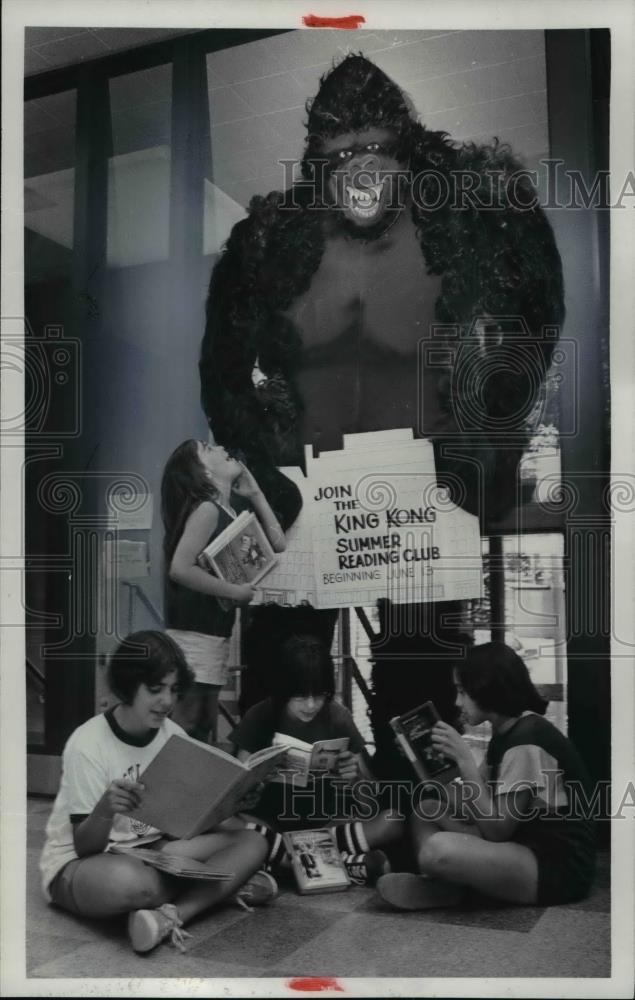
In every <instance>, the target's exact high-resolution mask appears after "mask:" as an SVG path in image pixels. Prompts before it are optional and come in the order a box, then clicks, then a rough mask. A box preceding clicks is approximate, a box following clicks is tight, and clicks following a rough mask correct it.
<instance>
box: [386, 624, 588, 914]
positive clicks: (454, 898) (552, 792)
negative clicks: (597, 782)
mask: <svg viewBox="0 0 635 1000" xmlns="http://www.w3.org/2000/svg"><path fill="white" fill-rule="evenodd" d="M455 683H456V687H457V699H456V702H457V705H458V707H459V708H460V710H461V712H462V715H463V718H464V720H465V722H467V723H468V724H469V725H473V726H475V725H478V724H479V723H481V722H490V723H491V726H492V739H491V742H490V744H489V746H488V749H487V755H486V759H485V761H484V764H483V766H482V767H479V766H478V765H477V763H476V761H475V759H474V757H473V755H472V751H471V750H470V747H469V745H468V744H467V742H466V741H465V740H464V739H463V737H462V736H460V735H459V734H458V733H457V731H456V730H455V729H453V728H452V726H449V725H448V724H447V723H445V722H438V723H437V724H436V726H435V727H434V729H433V731H432V732H433V735H432V739H433V742H434V745H435V747H436V748H437V749H438V750H440V751H441V752H442V753H444V754H446V755H447V756H448V757H450V758H452V759H453V760H455V761H456V763H457V765H458V768H459V772H460V777H461V779H462V781H463V784H462V785H460V786H459V789H458V790H457V786H456V785H450V786H446V789H445V796H444V798H443V799H442V801H441V802H439V801H437V800H430V799H428V800H424V801H422V802H420V803H419V805H418V807H417V808H416V810H415V815H413V817H412V833H413V837H414V844H415V850H416V852H417V859H418V863H419V869H420V871H421V872H422V873H423V875H422V876H421V875H411V874H407V873H402V874H391V875H385V876H384V877H383V878H382V879H380V881H379V883H378V890H379V893H380V895H381V896H382V898H383V899H384V900H385V901H386V902H388V903H389V904H391V905H392V906H394V907H396V908H397V909H405V910H416V909H425V908H428V907H434V906H448V905H453V904H460V903H461V901H462V900H463V898H464V891H463V890H464V888H465V887H469V888H471V889H475V890H477V891H478V892H481V893H484V894H485V895H488V896H492V897H495V898H497V899H503V900H507V901H508V902H510V903H519V904H524V905H528V904H538V905H540V906H549V905H552V904H556V903H568V902H573V901H574V900H578V899H583V898H584V897H585V896H586V895H588V892H589V889H590V887H591V884H592V880H593V872H594V862H595V837H594V830H593V824H592V820H591V818H590V816H588V815H587V814H585V810H584V803H585V802H586V803H589V802H590V801H591V798H590V796H589V787H588V778H587V775H586V773H585V770H584V767H583V764H582V761H581V759H580V757H579V756H578V753H577V751H576V749H575V747H574V746H573V745H572V744H571V742H570V741H569V740H568V739H567V737H566V736H564V735H563V734H562V733H561V732H560V730H558V729H556V727H555V726H553V725H552V724H551V723H550V722H548V721H547V720H546V719H544V718H543V715H544V713H545V709H546V707H547V702H545V701H544V700H543V699H542V698H541V697H540V695H539V694H538V692H537V691H536V688H535V687H534V685H533V684H532V682H531V679H530V677H529V672H528V670H527V667H526V666H525V663H524V662H523V660H521V658H520V657H519V656H518V655H517V654H516V653H515V652H514V650H512V649H510V648H509V647H508V646H506V645H505V644H504V643H501V642H488V643H484V644H483V645H480V646H474V647H472V648H471V649H470V650H468V653H467V656H466V659H465V661H464V662H463V663H461V664H460V665H459V666H457V667H456V669H455ZM587 813H588V809H587Z"/></svg>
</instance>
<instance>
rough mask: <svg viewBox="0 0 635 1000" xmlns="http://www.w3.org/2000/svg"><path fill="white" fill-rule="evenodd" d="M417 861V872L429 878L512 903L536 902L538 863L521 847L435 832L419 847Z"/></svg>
mask: <svg viewBox="0 0 635 1000" xmlns="http://www.w3.org/2000/svg"><path fill="white" fill-rule="evenodd" d="M417 857H418V862H419V866H420V870H421V871H422V872H423V873H424V874H425V875H429V876H431V877H432V878H438V879H443V880H444V881H446V882H454V883H459V884H461V885H466V886H470V887H471V888H472V889H476V890H478V891H479V892H482V893H485V894H486V895H488V896H493V897H495V898H497V899H505V900H507V901H508V902H512V903H526V904H527V903H535V902H536V898H537V893H538V863H537V861H536V857H535V855H534V854H533V852H532V851H530V850H529V848H528V847H525V846H524V845H523V844H516V843H514V842H513V841H503V842H500V841H498V842H494V841H488V840H484V839H483V838H479V837H475V836H474V835H473V834H472V833H471V832H464V833H450V832H446V831H439V832H436V833H434V834H433V835H431V836H429V837H427V838H426V839H425V840H424V842H423V843H421V844H420V847H419V851H418V855H417Z"/></svg>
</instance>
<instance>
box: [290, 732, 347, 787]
mask: <svg viewBox="0 0 635 1000" xmlns="http://www.w3.org/2000/svg"><path fill="white" fill-rule="evenodd" d="M272 746H274V747H276V746H277V747H284V749H285V750H286V755H285V757H284V758H283V759H282V761H281V763H280V765H279V772H278V774H276V775H275V776H274V777H273V778H272V781H278V782H292V783H293V784H294V785H297V786H298V787H299V788H306V786H307V784H308V781H309V774H310V772H312V771H317V772H322V773H324V772H327V771H335V770H336V767H337V758H338V757H339V755H340V752H341V751H342V750H348V736H340V737H338V738H336V739H332V740H318V741H317V742H316V743H305V741H304V740H299V739H297V737H295V736H288V735H287V734H286V733H275V734H274V737H273V741H272Z"/></svg>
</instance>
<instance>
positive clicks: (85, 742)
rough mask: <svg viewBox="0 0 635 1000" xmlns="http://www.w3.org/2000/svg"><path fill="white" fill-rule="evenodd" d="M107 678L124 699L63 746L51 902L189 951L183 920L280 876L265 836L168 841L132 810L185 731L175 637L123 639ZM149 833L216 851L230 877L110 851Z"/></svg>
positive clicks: (47, 873) (230, 833) (183, 850)
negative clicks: (209, 877)
mask: <svg viewBox="0 0 635 1000" xmlns="http://www.w3.org/2000/svg"><path fill="white" fill-rule="evenodd" d="M108 680H109V684H110V688H111V690H112V692H113V693H114V694H115V695H116V696H117V697H118V698H119V699H120V700H119V702H118V703H117V704H116V705H115V706H114V708H111V709H109V710H108V711H107V712H105V713H103V714H102V715H97V716H95V717H94V718H92V719H89V720H88V721H87V722H85V723H83V725H81V726H79V728H78V729H76V730H75V732H74V733H73V734H72V735H71V737H70V738H69V740H68V742H67V744H66V746H65V748H64V754H63V760H62V780H61V784H60V790H59V792H58V795H57V798H56V799H55V804H54V806H53V811H52V813H51V816H50V818H49V821H48V824H47V827H46V841H45V845H44V850H43V852H42V856H41V858H40V871H41V874H42V888H43V891H44V894H45V896H46V898H47V899H48V900H49V901H50V902H52V903H54V904H55V905H57V906H59V907H61V908H62V909H65V910H68V911H70V912H71V913H74V914H76V915H77V916H80V917H90V918H99V917H101V918H105V917H112V916H116V915H118V914H129V918H128V933H129V937H130V941H131V943H132V946H133V948H134V949H135V951H140V952H144V951H150V950H151V949H152V948H154V947H155V946H156V945H157V944H159V942H160V941H162V940H164V938H166V937H168V936H171V938H172V942H173V944H175V945H177V947H180V948H181V950H183V946H182V939H183V937H184V936H186V935H185V932H184V931H182V930H181V928H182V925H183V924H185V923H187V922H188V921H190V920H191V919H192V918H193V917H195V916H197V915H198V914H200V913H202V912H203V911H205V910H207V909H209V908H210V907H212V906H215V905H217V904H218V903H220V902H222V901H223V900H224V899H226V898H227V897H228V896H232V895H236V894H237V892H238V894H239V895H240V897H241V898H242V899H243V901H244V902H250V903H252V904H254V903H261V902H266V901H268V899H271V898H273V896H274V895H275V883H274V882H273V879H271V877H270V876H267V875H266V873H265V872H257V869H258V868H259V867H260V864H261V862H262V861H263V859H264V857H265V855H266V853H267V845H266V842H265V840H264V838H263V837H261V836H260V835H259V834H258V833H255V832H254V831H249V830H234V829H228V828H226V827H223V828H220V827H219V828H218V830H215V831H213V832H211V833H206V834H203V835H201V836H198V837H193V838H192V839H191V840H165V839H163V838H162V837H161V832H160V831H159V830H155V829H153V828H152V827H149V826H147V825H146V824H145V823H142V822H140V821H139V820H135V819H132V818H131V817H130V816H129V815H128V813H130V812H131V811H132V810H133V809H134V808H135V806H137V805H138V804H139V802H140V801H141V800H142V798H143V793H144V788H143V785H142V784H141V782H140V780H139V779H140V775H141V774H142V772H143V771H144V770H145V768H146V767H147V766H148V764H149V763H150V761H152V760H153V759H154V757H155V756H156V755H157V753H158V752H159V750H160V749H161V748H162V747H163V745H164V744H165V743H166V741H167V740H168V739H169V738H170V736H172V735H174V734H175V733H176V734H178V733H181V734H183V730H182V729H181V727H180V726H177V725H176V724H175V723H174V722H172V720H171V719H170V718H169V713H170V712H171V710H172V709H173V707H174V705H175V703H176V702H177V699H178V698H179V697H180V696H181V695H182V694H183V693H184V692H185V691H186V690H187V687H188V685H189V684H190V683H191V680H192V675H191V673H190V671H189V669H188V667H187V664H186V662H185V659H184V657H183V654H182V653H181V651H180V650H179V648H178V646H176V644H175V643H174V642H172V640H171V639H169V638H168V637H167V636H166V635H165V634H164V633H161V632H152V631H148V632H136V633H134V634H133V635H131V636H129V637H128V639H126V640H124V642H122V643H121V645H120V646H119V647H118V648H117V650H116V651H115V653H114V654H113V656H112V657H111V660H110V663H109V668H108ZM152 837H154V842H153V843H152V844H151V847H152V849H153V850H157V851H160V850H163V849H165V850H166V852H167V853H169V854H172V855H175V854H176V855H180V856H182V857H186V858H193V859H194V860H196V861H209V860H210V859H211V858H213V866H214V867H215V868H217V870H218V871H220V872H232V873H233V877H232V878H231V879H230V880H228V881H226V882H225V881H213V882H199V881H196V880H195V879H194V880H193V879H184V878H179V877H176V876H173V875H165V874H163V873H161V872H159V871H157V869H156V868H154V867H151V866H148V865H145V864H144V863H143V862H142V861H140V860H139V859H138V858H135V857H133V856H130V855H128V854H126V855H124V854H116V853H112V852H111V850H110V849H111V848H112V847H113V846H115V845H116V844H119V845H121V844H125V846H126V847H128V846H131V847H134V844H135V841H138V840H139V839H140V838H143V840H144V843H146V842H148V841H149V840H151V838H152ZM250 876H251V879H250ZM247 880H249V881H247ZM241 887H242V888H241ZM188 936H189V935H188Z"/></svg>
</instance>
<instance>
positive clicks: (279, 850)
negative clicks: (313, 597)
mask: <svg viewBox="0 0 635 1000" xmlns="http://www.w3.org/2000/svg"><path fill="white" fill-rule="evenodd" d="M273 681H274V684H275V689H274V690H275V694H274V695H273V696H272V697H271V698H267V699H266V700H264V701H261V702H259V703H258V704H257V705H254V706H253V707H252V708H250V709H249V711H248V712H247V713H246V714H245V716H244V718H243V719H242V721H241V722H240V723H239V725H238V726H237V727H236V728H235V729H234V730H233V732H232V733H231V735H230V739H231V740H232V742H233V743H234V745H235V747H236V753H237V756H238V757H239V759H241V760H246V759H247V758H248V756H249V754H250V753H254V752H255V751H257V750H260V749H261V748H263V747H266V746H270V745H271V744H272V743H273V742H274V740H275V742H276V743H284V737H285V736H287V737H291V738H293V739H296V740H302V741H303V742H305V743H310V744H314V743H316V742H318V741H321V740H331V739H337V738H338V737H345V738H347V739H348V749H346V750H342V751H340V752H339V754H338V757H337V763H336V774H335V776H334V777H335V779H336V780H335V781H333V779H332V778H331V777H330V776H329V775H328V774H326V775H324V774H315V775H313V779H314V780H313V781H311V782H310V784H309V785H308V786H307V787H306V788H295V787H294V786H293V785H292V784H284V783H273V782H272V783H269V784H267V785H266V786H265V788H264V791H263V792H262V794H261V797H260V799H259V801H258V802H257V803H255V804H253V805H252V807H251V808H250V812H251V813H252V815H253V816H255V817H256V818H257V819H258V820H261V821H263V822H264V824H266V826H268V827H269V828H270V829H271V830H272V831H274V833H273V835H268V834H267V833H266V827H265V826H262V827H261V826H258V825H257V824H256V827H255V828H256V829H260V830H261V831H262V832H263V833H264V834H265V835H268V836H269V840H270V843H271V852H270V855H269V863H270V864H274V865H275V864H276V863H282V862H283V861H284V860H285V851H284V848H283V846H282V838H281V836H280V832H283V831H285V830H292V829H302V828H306V829H309V828H316V827H323V826H333V827H334V832H335V837H336V842H337V845H338V847H339V849H340V851H341V853H342V857H343V859H344V862H345V864H346V867H347V871H348V874H349V877H350V878H351V881H353V882H357V883H367V882H370V881H373V880H374V879H375V878H377V877H378V876H379V874H381V873H382V872H385V871H389V870H390V868H389V864H388V859H387V858H386V855H385V854H384V853H383V851H381V850H379V848H381V847H382V846H385V845H387V844H389V843H392V842H394V841H396V840H398V839H399V838H400V837H401V836H402V835H403V821H402V820H400V819H397V818H394V819H393V818H390V819H389V818H388V814H387V812H382V811H380V809H379V807H378V805H377V802H376V801H375V800H374V798H373V789H372V784H371V783H370V782H369V781H368V780H366V782H365V784H366V787H365V789H364V793H365V809H366V815H368V812H370V813H371V817H370V818H368V819H364V820H354V821H352V822H343V816H342V812H343V811H345V812H346V813H349V811H350V806H351V804H353V805H354V803H351V799H350V796H349V797H348V804H347V799H346V797H345V796H343V795H342V791H343V790H344V789H343V787H342V786H346V787H347V788H348V789H351V788H352V786H354V785H355V783H356V782H358V781H359V780H360V779H370V778H372V776H371V774H370V770H369V767H368V762H367V755H366V751H365V747H364V741H363V739H362V737H361V734H360V732H359V730H358V729H357V726H356V725H355V723H354V721H353V718H352V716H351V714H350V712H349V711H348V710H347V709H346V708H344V706H343V705H340V704H338V703H337V702H336V701H334V699H333V696H334V693H335V677H334V671H333V661H332V659H331V656H330V653H329V651H328V649H327V648H326V647H325V646H324V644H323V643H322V642H320V640H318V639H316V638H314V637H313V636H294V637H292V638H290V639H288V640H287V641H286V642H285V643H284V644H283V646H282V648H281V654H280V662H279V665H278V670H277V672H276V675H275V678H273Z"/></svg>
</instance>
